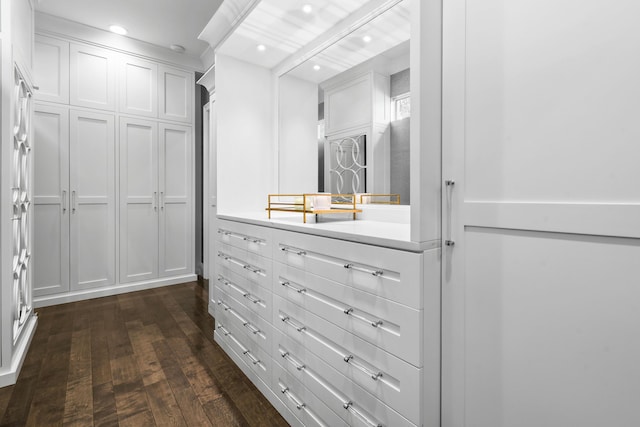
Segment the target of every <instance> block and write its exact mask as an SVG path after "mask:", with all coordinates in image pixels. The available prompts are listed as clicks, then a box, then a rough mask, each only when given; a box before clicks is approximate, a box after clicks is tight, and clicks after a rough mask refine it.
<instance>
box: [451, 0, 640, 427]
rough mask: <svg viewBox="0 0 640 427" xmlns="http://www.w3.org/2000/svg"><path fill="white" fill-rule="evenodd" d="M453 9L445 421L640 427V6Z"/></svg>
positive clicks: (552, 0) (625, 2) (562, 1)
mask: <svg viewBox="0 0 640 427" xmlns="http://www.w3.org/2000/svg"><path fill="white" fill-rule="evenodd" d="M443 6H444V28H445V31H444V35H443V37H444V55H443V58H444V67H443V72H444V83H443V84H444V86H443V117H444V121H443V156H444V158H443V175H444V176H443V178H444V179H445V180H453V181H455V184H453V185H449V186H446V185H445V186H444V188H443V206H444V211H443V220H444V223H443V239H445V240H449V241H453V242H455V245H454V246H444V249H443V263H442V265H443V271H442V278H443V284H442V292H443V303H442V307H443V337H442V342H443V353H442V364H443V375H442V381H443V383H442V391H443V397H442V398H443V402H442V403H443V406H442V417H443V418H442V425H443V426H446V427H452V426H456V427H461V426H483V427H484V426H490V427H512V426H518V427H540V426H545V427H566V426H580V427H590V426H592V427H596V426H598V427H599V426H614V425H615V426H632V425H640V406H639V405H638V402H640V368H638V360H640V340H639V339H638V337H639V336H640V321H639V317H638V316H639V313H640V267H639V265H640V264H639V260H640V239H639V238H640V190H639V188H640V168H639V167H638V159H640V143H639V142H638V141H640V121H639V120H638V117H640V102H639V100H640V79H639V78H638V76H639V75H640V56H638V55H637V54H635V53H637V52H639V51H640V27H639V26H638V25H637V17H638V16H640V3H639V2H637V1H635V0H620V1H615V2H610V1H606V0H587V1H583V2H580V4H579V7H576V3H575V2H574V1H572V0H542V1H537V2H527V1H504V0H486V1H465V0H453V1H450V2H444V4H443Z"/></svg>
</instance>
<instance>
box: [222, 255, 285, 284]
mask: <svg viewBox="0 0 640 427" xmlns="http://www.w3.org/2000/svg"><path fill="white" fill-rule="evenodd" d="M217 252H218V253H217V258H216V261H217V262H216V267H218V270H217V271H218V272H219V273H220V274H222V275H225V274H226V273H228V272H229V271H232V272H234V273H236V274H237V275H238V276H240V277H243V278H245V279H247V280H251V281H253V282H256V283H258V284H259V285H261V286H263V287H265V288H267V289H270V288H271V277H272V275H271V269H272V262H271V260H270V259H268V258H265V257H262V256H260V255H255V254H250V253H248V252H247V251H243V250H242V249H238V248H235V247H229V246H227V247H221V248H219V249H218V250H217Z"/></svg>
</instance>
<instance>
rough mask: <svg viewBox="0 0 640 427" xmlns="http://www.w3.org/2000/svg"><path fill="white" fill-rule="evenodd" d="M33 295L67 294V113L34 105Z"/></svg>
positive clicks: (41, 105)
mask: <svg viewBox="0 0 640 427" xmlns="http://www.w3.org/2000/svg"><path fill="white" fill-rule="evenodd" d="M33 116H34V117H33V119H34V121H33V124H34V146H35V147H37V149H35V150H34V151H33V154H34V186H33V204H34V221H33V222H34V239H33V240H34V247H33V267H34V278H33V295H34V296H35V297H39V296H42V295H49V294H54V293H60V292H65V291H68V290H69V214H70V212H69V109H68V108H67V107H54V106H50V105H43V104H36V105H35V108H34V114H33Z"/></svg>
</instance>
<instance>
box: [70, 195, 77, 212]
mask: <svg viewBox="0 0 640 427" xmlns="http://www.w3.org/2000/svg"><path fill="white" fill-rule="evenodd" d="M71 213H76V190H73V191H72V192H71Z"/></svg>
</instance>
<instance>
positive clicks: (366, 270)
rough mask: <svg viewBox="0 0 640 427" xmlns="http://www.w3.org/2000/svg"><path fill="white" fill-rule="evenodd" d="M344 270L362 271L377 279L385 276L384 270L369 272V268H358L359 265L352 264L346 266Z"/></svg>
mask: <svg viewBox="0 0 640 427" xmlns="http://www.w3.org/2000/svg"><path fill="white" fill-rule="evenodd" d="M344 268H346V269H351V270H355V271H361V272H363V273H368V274H371V275H373V276H376V277H379V276H382V275H383V274H384V271H382V270H369V269H368V268H364V267H358V266H357V265H355V264H351V263H347V264H344Z"/></svg>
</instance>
